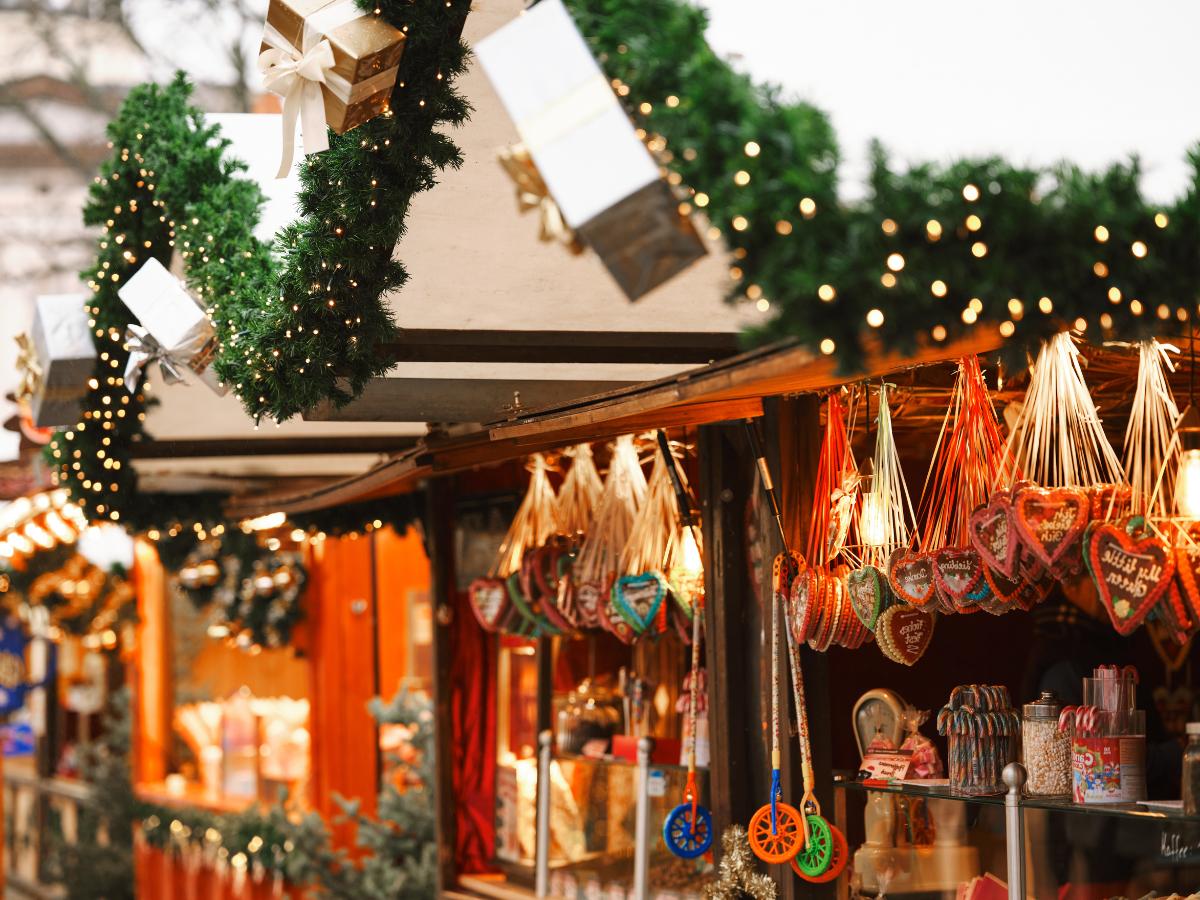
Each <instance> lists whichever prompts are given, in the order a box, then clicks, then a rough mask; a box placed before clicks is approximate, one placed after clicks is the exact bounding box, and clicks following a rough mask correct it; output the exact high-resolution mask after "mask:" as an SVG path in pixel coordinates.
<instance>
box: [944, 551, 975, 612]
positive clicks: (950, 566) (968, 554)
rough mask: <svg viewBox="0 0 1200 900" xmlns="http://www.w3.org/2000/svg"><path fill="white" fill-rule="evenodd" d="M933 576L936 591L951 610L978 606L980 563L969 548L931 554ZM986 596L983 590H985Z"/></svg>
mask: <svg viewBox="0 0 1200 900" xmlns="http://www.w3.org/2000/svg"><path fill="white" fill-rule="evenodd" d="M933 576H934V578H935V579H936V580H937V589H938V590H939V591H940V592H941V593H942V594H943V595H944V596H945V597H946V599H948V600H949V601H950V603H951V604H952V605H953V606H954V607H955V609H958V610H960V611H961V610H963V609H964V608H966V607H970V606H974V605H976V604H977V603H978V601H979V597H978V596H972V595H973V594H978V592H979V585H980V584H983V585H984V586H985V588H986V586H987V582H985V581H984V579H983V560H982V559H981V558H980V555H979V553H978V552H977V551H976V550H975V549H974V548H973V547H943V548H942V549H941V550H938V551H937V552H936V553H935V554H933ZM985 593H986V591H985Z"/></svg>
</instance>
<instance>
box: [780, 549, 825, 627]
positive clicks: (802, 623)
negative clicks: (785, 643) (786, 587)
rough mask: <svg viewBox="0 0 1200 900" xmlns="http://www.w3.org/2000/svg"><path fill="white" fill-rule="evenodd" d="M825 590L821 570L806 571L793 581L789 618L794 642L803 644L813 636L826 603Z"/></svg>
mask: <svg viewBox="0 0 1200 900" xmlns="http://www.w3.org/2000/svg"><path fill="white" fill-rule="evenodd" d="M824 589H825V588H824V580H823V578H822V574H821V571H820V570H819V569H814V568H808V569H805V570H803V571H802V572H801V573H800V574H799V575H797V576H796V577H795V578H794V579H793V580H792V589H791V591H789V592H788V618H789V619H790V620H791V626H792V640H794V641H795V642H796V643H797V644H803V643H804V642H805V641H807V640H808V639H809V638H810V637H812V635H813V631H814V630H815V626H816V624H817V622H818V621H819V618H820V615H821V607H822V604H823V603H824V597H823V596H822V594H823V591H824Z"/></svg>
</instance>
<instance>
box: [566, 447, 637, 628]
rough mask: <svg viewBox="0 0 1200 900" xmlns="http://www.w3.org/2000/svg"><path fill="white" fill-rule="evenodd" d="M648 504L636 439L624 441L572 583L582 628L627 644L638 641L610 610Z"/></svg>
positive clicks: (615, 451)
mask: <svg viewBox="0 0 1200 900" xmlns="http://www.w3.org/2000/svg"><path fill="white" fill-rule="evenodd" d="M645 498H646V476H645V474H644V473H643V472H642V465H641V463H640V462H639V461H638V455H637V450H636V448H635V447H634V445H633V435H628V434H627V435H622V436H621V437H619V438H617V440H616V442H615V443H614V444H613V447H612V455H611V458H610V460H609V465H608V474H607V476H606V477H605V479H604V491H603V493H602V494H601V495H600V500H599V502H598V503H597V505H596V511H595V514H594V515H593V517H592V521H591V523H590V524H589V525H588V528H587V536H586V537H585V538H584V541H583V546H582V547H580V549H579V554H578V555H577V557H576V559H575V564H574V566H573V567H572V575H571V581H572V584H573V586H574V593H575V606H576V615H577V621H578V622H579V625H580V626H581V627H585V628H596V627H604V628H606V629H607V630H609V631H611V632H613V634H615V635H616V636H617V637H618V638H620V639H621V640H623V641H625V642H626V643H629V642H630V641H632V640H633V637H634V635H633V629H632V628H630V627H629V625H628V624H627V623H625V622H624V621H623V620H621V618H620V616H619V615H617V613H616V611H615V609H614V610H613V612H612V616H611V617H610V616H609V615H608V609H607V608H608V607H609V605H610V602H611V600H610V588H611V586H612V583H613V582H614V581H615V580H616V577H617V574H618V570H619V568H620V564H621V553H622V551H623V550H624V549H625V545H626V544H627V543H628V541H629V532H630V530H631V529H632V527H633V520H634V518H635V517H636V516H637V511H638V509H640V508H641V505H642V503H643V502H645Z"/></svg>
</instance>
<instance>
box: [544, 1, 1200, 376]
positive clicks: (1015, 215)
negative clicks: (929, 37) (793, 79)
mask: <svg viewBox="0 0 1200 900" xmlns="http://www.w3.org/2000/svg"><path fill="white" fill-rule="evenodd" d="M566 3H567V6H568V7H569V9H570V10H571V12H572V14H573V15H574V17H575V19H576V21H577V22H578V24H579V26H580V29H581V31H582V32H583V34H584V35H585V36H586V38H587V40H588V42H589V44H590V45H591V47H592V50H593V52H594V53H595V54H596V55H597V58H598V59H599V60H600V62H601V64H602V66H603V67H604V69H605V71H606V74H608V75H609V76H610V77H611V78H612V79H614V83H615V85H616V87H617V91H618V94H620V95H622V96H623V98H624V102H625V103H626V105H627V107H628V109H629V111H630V114H631V115H632V116H633V117H634V119H635V120H636V122H637V124H638V125H639V126H640V127H642V128H644V129H645V130H646V132H647V138H648V141H649V142H650V143H651V146H654V147H655V148H656V149H657V150H658V152H659V156H660V159H661V160H662V161H663V162H664V164H666V165H667V166H669V168H670V169H671V170H673V171H674V172H675V173H677V174H678V176H679V178H680V180H681V182H682V185H683V186H685V187H686V188H687V189H688V191H689V196H690V197H691V200H690V202H691V203H692V204H693V206H695V207H696V208H698V209H699V210H700V211H701V212H703V213H704V214H706V215H707V216H708V217H709V218H710V221H711V222H712V224H713V227H715V228H716V229H718V230H719V231H720V233H721V234H722V235H723V236H724V238H725V240H726V242H727V243H728V245H729V247H730V250H731V253H732V259H731V260H730V270H729V271H730V276H731V280H730V284H731V292H730V296H731V298H733V299H740V300H743V301H744V300H746V299H749V300H751V301H755V302H761V301H764V300H765V301H767V302H768V303H769V304H770V309H771V310H772V311H773V318H772V319H771V321H770V324H769V325H767V326H765V327H763V328H761V329H759V330H758V331H757V333H756V334H754V335H753V337H755V338H756V339H758V340H769V339H778V338H781V337H788V336H791V337H795V338H798V339H799V340H800V341H801V342H803V343H804V344H805V345H807V346H809V347H811V348H812V349H813V350H814V351H818V352H828V353H831V354H836V358H837V360H838V362H839V365H840V367H841V369H842V371H843V372H845V373H851V372H853V371H854V370H855V369H856V368H857V367H858V366H859V365H860V364H861V362H862V358H863V352H864V350H865V347H866V341H867V337H868V336H871V335H873V336H874V337H876V338H877V339H878V340H879V342H880V343H882V345H883V346H885V347H887V348H889V349H893V350H900V351H903V352H911V351H913V350H915V349H917V348H918V347H919V346H921V345H922V344H925V345H929V344H932V345H937V344H939V343H941V342H946V341H949V340H952V339H953V338H954V337H956V336H959V335H962V334H965V333H967V332H968V331H970V329H971V328H973V327H977V328H986V329H989V330H990V331H991V333H992V334H993V335H994V334H996V329H999V334H1000V335H1004V336H1009V337H1011V338H1012V340H1011V341H1009V343H1008V346H1009V348H1011V350H1012V351H1013V353H1012V356H1013V357H1014V358H1021V357H1022V354H1023V351H1024V350H1025V348H1027V347H1029V346H1030V344H1031V343H1033V342H1036V341H1037V340H1038V339H1040V338H1043V337H1045V336H1047V335H1049V334H1051V333H1053V332H1055V331H1058V330H1061V329H1062V328H1063V327H1081V326H1082V327H1083V328H1084V329H1086V332H1085V333H1086V335H1087V336H1088V337H1090V338H1092V339H1094V340H1099V339H1101V338H1105V339H1107V338H1110V337H1119V338H1126V339H1128V338H1135V337H1141V336H1145V335H1147V334H1149V333H1153V332H1155V331H1157V332H1159V333H1161V332H1163V331H1169V330H1170V328H1172V327H1174V328H1178V327H1179V326H1178V322H1179V321H1183V319H1184V317H1185V316H1188V317H1190V316H1191V315H1193V314H1194V313H1195V312H1196V303H1197V299H1198V295H1197V291H1198V285H1200V146H1197V148H1195V149H1193V150H1192V151H1191V152H1190V153H1189V154H1188V157H1187V159H1188V162H1189V165H1190V171H1191V176H1190V180H1189V182H1188V184H1187V186H1186V189H1185V191H1184V193H1183V195H1182V196H1180V197H1179V198H1178V199H1177V200H1176V201H1175V202H1173V203H1170V204H1165V205H1162V206H1159V205H1156V204H1153V203H1150V202H1148V201H1147V200H1146V199H1145V198H1144V197H1143V196H1142V193H1141V190H1140V186H1139V181H1140V175H1141V172H1140V168H1139V165H1138V162H1137V160H1136V159H1135V160H1132V161H1130V162H1127V163H1118V164H1115V165H1113V166H1111V167H1110V168H1108V169H1107V170H1105V171H1102V172H1098V173H1090V172H1085V171H1083V170H1081V169H1079V168H1078V167H1076V166H1074V165H1070V164H1068V163H1063V164H1061V165H1058V166H1054V167H1050V168H1035V167H1023V166H1015V165H1012V164H1010V163H1008V162H1006V161H1004V160H1002V159H999V158H985V159H978V160H964V161H958V162H952V163H949V164H944V165H943V164H933V163H920V164H917V165H913V166H911V167H908V168H902V167H898V166H896V165H895V164H893V163H892V162H891V160H890V159H889V157H888V155H887V153H886V152H885V151H884V149H883V148H882V145H879V144H876V145H874V146H873V147H872V148H871V174H870V179H869V184H868V192H867V196H866V197H865V199H863V200H862V201H860V202H850V203H844V202H840V201H839V198H838V163H839V158H840V149H839V146H838V143H837V139H836V135H835V133H834V130H833V127H832V125H831V123H830V120H829V117H828V115H827V114H826V113H824V112H823V111H822V110H820V109H819V108H817V107H815V106H813V105H812V104H809V103H803V102H797V101H793V100H790V99H788V98H786V97H785V96H784V95H783V94H782V92H781V91H779V90H778V89H776V88H774V87H771V86H764V85H759V84H755V83H754V82H753V81H752V80H751V79H750V78H749V77H748V76H747V75H745V74H743V73H741V72H738V71H737V70H735V69H734V68H733V67H732V66H731V65H730V64H729V63H728V62H726V61H725V60H723V59H721V58H720V57H719V56H717V54H716V53H714V52H713V50H712V49H711V48H710V47H709V46H708V44H707V42H706V41H705V37H704V33H705V28H706V26H707V19H706V14H705V13H704V11H703V10H701V9H699V8H698V7H697V6H694V5H693V4H691V3H689V2H686V0H636V2H635V0H566ZM810 37H813V39H817V38H816V36H810ZM644 104H648V105H644ZM972 217H976V218H972ZM976 219H977V220H978V221H976ZM1101 226H1102V228H1103V230H1100V231H1097V229H1098V227H1101ZM1101 238H1102V239H1101ZM889 261H890V262H891V264H892V267H891V268H890V267H889ZM885 282H886V283H885ZM889 284H890V285H891V286H888V285H889ZM1043 298H1047V299H1046V300H1043ZM1014 301H1015V302H1014ZM1135 301H1136V302H1135ZM872 311H877V312H875V313H873V312H872ZM868 317H870V318H868ZM880 320H881V321H880ZM876 322H878V323H879V324H875V323H876ZM825 342H828V343H825Z"/></svg>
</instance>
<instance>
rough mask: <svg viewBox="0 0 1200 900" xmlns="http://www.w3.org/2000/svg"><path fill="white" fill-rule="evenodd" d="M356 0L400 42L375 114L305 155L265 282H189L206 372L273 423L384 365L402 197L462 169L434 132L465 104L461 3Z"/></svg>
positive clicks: (341, 396) (348, 395)
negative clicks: (205, 343) (204, 322)
mask: <svg viewBox="0 0 1200 900" xmlns="http://www.w3.org/2000/svg"><path fill="white" fill-rule="evenodd" d="M359 5H360V6H361V7H362V8H363V9H364V10H377V11H378V14H380V15H381V16H382V17H383V18H384V19H385V20H387V21H388V22H389V23H390V24H392V25H393V26H395V27H396V28H398V29H400V30H401V31H403V32H404V33H405V36H406V41H405V47H404V55H403V56H402V57H401V59H400V66H399V71H398V73H397V78H396V87H395V89H394V91H393V92H392V97H391V102H390V109H389V111H388V112H387V113H385V114H383V115H380V116H377V117H376V118H374V119H372V120H370V121H369V122H366V123H365V124H363V125H360V126H359V127H358V128H355V129H353V130H352V131H349V132H347V133H346V134H343V135H336V134H333V133H332V132H331V133H330V135H329V149H328V150H327V151H325V152H324V153H321V154H317V155H313V156H309V157H307V158H306V159H305V161H304V163H303V167H302V169H301V181H302V183H303V189H302V191H301V192H300V197H299V204H300V210H301V214H300V217H299V219H297V221H296V222H294V223H292V224H291V225H289V226H287V227H286V228H284V229H283V231H282V232H281V233H280V234H279V235H278V238H277V242H276V250H277V251H278V253H279V254H280V257H281V265H280V270H279V271H278V272H277V273H274V276H273V279H272V281H271V282H269V283H268V284H266V285H259V284H255V283H253V281H251V285H250V288H249V289H247V287H246V286H245V285H244V284H242V283H241V282H239V281H238V280H230V279H229V278H228V277H226V278H225V279H224V280H221V279H216V278H215V279H213V280H211V281H205V280H203V279H196V282H195V284H196V286H197V287H203V288H205V289H206V293H207V295H208V296H210V297H212V298H214V300H213V317H214V320H215V322H216V325H217V328H218V335H219V337H220V339H221V349H220V351H219V354H218V359H217V362H216V370H217V372H218V374H219V375H220V376H221V377H222V378H223V379H224V381H225V382H227V383H228V384H230V385H231V386H232V388H233V390H234V391H235V392H236V393H237V395H238V397H239V398H241V401H242V404H243V405H244V406H245V408H246V411H247V412H248V413H249V414H250V415H251V416H252V417H253V418H254V419H256V420H257V419H261V418H271V419H275V420H276V421H282V420H284V419H288V418H290V417H292V416H295V415H296V414H298V413H300V412H303V411H304V410H307V409H312V408H313V407H315V406H316V405H317V404H319V403H322V402H323V401H327V400H332V401H333V402H334V403H335V404H337V405H339V406H340V405H343V404H345V403H347V402H349V401H350V400H351V399H353V398H354V397H356V396H357V395H358V394H360V393H361V392H362V389H363V387H364V386H365V385H366V383H367V380H368V379H370V378H372V377H375V376H378V375H382V374H383V373H384V372H386V371H387V370H388V369H389V368H390V367H391V365H392V361H391V359H390V358H388V357H387V356H386V355H384V354H383V353H382V352H381V350H380V344H381V342H383V341H386V340H388V339H389V338H390V337H391V336H392V335H393V334H394V331H395V323H394V320H393V317H392V314H391V311H390V309H389V307H388V302H387V295H388V294H389V293H391V292H394V291H396V290H398V289H399V288H401V287H403V286H404V284H405V282H406V281H407V280H408V273H407V271H406V270H405V268H404V266H403V264H402V263H400V262H398V261H396V260H394V259H393V258H392V253H393V250H394V249H395V246H396V243H397V241H399V240H400V238H401V237H403V235H404V230H405V220H406V218H407V216H408V212H409V208H410V207H411V205H412V200H413V198H414V196H415V195H416V194H418V193H420V192H422V191H426V190H429V189H430V188H432V187H433V186H434V185H435V184H436V183H437V176H438V173H439V172H441V171H442V170H444V169H446V168H458V167H459V166H460V165H462V156H461V154H460V153H459V150H458V148H457V147H456V146H455V145H454V143H453V142H452V141H451V140H450V139H449V138H448V137H446V135H444V134H443V133H442V132H441V131H440V130H439V129H444V128H446V127H456V126H458V125H461V124H462V123H463V122H464V121H466V118H467V116H468V113H469V112H470V106H469V105H468V103H467V101H466V100H465V99H464V98H463V97H462V96H461V94H459V93H458V91H457V89H456V88H455V86H454V85H455V80H456V79H457V77H458V76H459V75H461V74H462V72H463V71H464V70H465V68H466V65H467V58H468V50H467V48H466V45H464V44H463V43H462V41H461V40H460V38H459V35H460V33H461V31H462V24H463V21H464V19H465V17H466V14H467V11H468V9H469V7H470V2H469V0H379V2H378V3H375V2H365V0H359ZM201 218H204V217H203V216H201ZM216 246H217V247H219V248H220V249H221V250H222V251H223V252H226V253H228V250H227V249H226V248H225V247H224V246H223V245H221V244H220V243H218V244H217V245H216Z"/></svg>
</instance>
